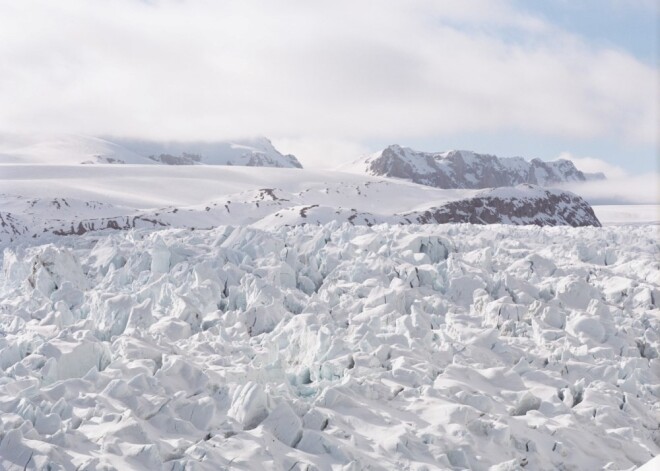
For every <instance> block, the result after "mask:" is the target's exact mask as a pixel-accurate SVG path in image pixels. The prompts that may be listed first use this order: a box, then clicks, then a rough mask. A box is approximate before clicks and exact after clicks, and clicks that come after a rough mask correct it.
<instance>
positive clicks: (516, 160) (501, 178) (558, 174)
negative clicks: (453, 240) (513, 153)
mask: <svg viewBox="0 0 660 471" xmlns="http://www.w3.org/2000/svg"><path fill="white" fill-rule="evenodd" d="M357 169H358V170H359V171H362V172H365V173H367V174H369V175H374V176H383V177H394V178H403V179H407V180H410V181H412V182H414V183H420V184H422V185H429V186H434V187H437V188H471V189H480V188H496V187H503V186H515V185H520V184H522V183H531V184H535V185H541V186H547V185H552V184H556V183H563V182H576V181H586V180H592V179H603V178H605V177H604V175H603V174H584V173H583V172H581V171H580V170H578V169H577V168H576V167H575V165H574V164H573V162H571V161H570V160H556V161H554V162H543V161H542V160H539V159H533V160H532V161H531V162H528V161H526V160H525V159H523V158H522V157H511V158H500V157H496V156H494V155H488V154H477V153H474V152H470V151H463V150H460V151H459V150H454V151H449V152H442V153H428V152H418V151H415V150H412V149H409V148H407V147H401V146H398V145H392V146H389V147H387V148H386V149H384V150H383V151H381V152H379V153H377V154H375V155H372V156H369V157H367V158H365V159H364V160H362V161H360V162H358V163H357Z"/></svg>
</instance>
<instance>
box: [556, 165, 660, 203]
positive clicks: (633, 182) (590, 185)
mask: <svg viewBox="0 0 660 471" xmlns="http://www.w3.org/2000/svg"><path fill="white" fill-rule="evenodd" d="M578 168H579V167H578ZM562 187H563V188H565V189H567V190H570V191H572V192H574V193H577V194H578V195H580V196H582V197H583V198H584V199H586V200H587V201H588V202H589V203H591V204H655V205H660V173H648V174H645V175H634V176H620V177H615V178H608V179H607V180H599V181H588V182H584V183H572V184H566V185H562Z"/></svg>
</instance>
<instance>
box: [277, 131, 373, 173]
mask: <svg viewBox="0 0 660 471" xmlns="http://www.w3.org/2000/svg"><path fill="white" fill-rule="evenodd" d="M273 144H274V145H275V147H276V148H277V149H279V150H280V151H281V152H283V153H289V154H293V155H295V156H296V157H298V159H299V160H300V162H301V163H302V165H303V167H305V168H316V169H328V170H335V169H336V168H337V167H338V166H340V165H341V164H343V163H348V162H351V161H353V160H356V159H357V158H358V157H360V156H362V155H365V154H367V153H369V152H371V149H369V148H368V147H366V146H363V145H361V144H359V143H356V142H352V141H344V140H339V139H328V138H314V137H301V138H282V139H273Z"/></svg>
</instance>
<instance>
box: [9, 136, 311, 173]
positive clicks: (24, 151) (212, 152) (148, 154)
mask: <svg viewBox="0 0 660 471" xmlns="http://www.w3.org/2000/svg"><path fill="white" fill-rule="evenodd" d="M0 163H4V164H35V163H36V164H55V165H62V164H71V165H75V164H139V165H149V164H151V165H153V164H165V165H241V166H251V167H291V168H301V165H300V162H298V160H297V159H296V158H295V157H294V156H293V155H283V154H281V153H280V152H279V151H278V150H277V149H275V147H274V146H273V144H272V143H271V142H270V141H269V140H268V139H266V138H263V137H260V138H253V139H243V140H237V141H235V142H156V141H143V140H130V139H116V138H105V139H100V138H96V137H91V136H81V135H55V136H43V135H42V136H38V135H37V136H22V135H12V134H0Z"/></svg>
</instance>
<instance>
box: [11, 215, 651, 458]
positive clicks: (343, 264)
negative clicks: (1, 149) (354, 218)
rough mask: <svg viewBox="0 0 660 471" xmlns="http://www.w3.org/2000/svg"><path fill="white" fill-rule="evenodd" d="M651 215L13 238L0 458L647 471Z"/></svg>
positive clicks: (334, 224) (649, 408) (649, 427)
mask: <svg viewBox="0 0 660 471" xmlns="http://www.w3.org/2000/svg"><path fill="white" fill-rule="evenodd" d="M658 240H659V238H658V227H657V226H637V227H606V228H568V227H544V228H541V227H534V226H529V227H514V226H503V225H494V226H490V227H489V229H488V230H487V231H484V230H483V228H482V227H479V226H474V225H463V224H459V225H443V226H418V225H410V226H387V225H380V226H373V227H367V226H351V225H348V224H344V225H342V226H339V225H338V224H336V223H333V224H330V225H326V226H322V227H317V226H311V225H307V226H301V227H295V228H282V229H279V230H273V231H262V230H258V229H255V228H250V227H240V228H231V227H226V226H223V227H218V228H216V229H213V230H209V231H199V230H197V231H191V230H175V229H170V230H164V231H129V232H116V233H112V234H110V235H107V236H98V235H92V234H87V235H83V236H80V237H71V238H61V239H58V241H57V244H55V245H45V246H38V247H32V248H27V249H22V248H15V249H13V250H7V251H5V254H4V258H3V272H2V275H0V332H1V334H0V367H1V373H0V411H2V414H1V415H0V417H1V418H0V424H1V425H0V427H1V429H0V468H4V469H19V470H22V469H50V470H57V469H71V470H74V469H79V470H89V469H121V470H128V469H150V470H153V469H168V470H170V469H172V470H181V469H184V467H185V469H196V470H218V469H272V470H287V469H289V470H302V469H307V470H314V469H318V470H329V469H346V470H362V469H372V470H380V469H392V470H402V469H414V470H432V469H433V470H435V469H471V470H487V469H488V470H517V469H533V470H555V469H563V470H583V469H610V470H614V469H616V470H623V469H632V468H634V467H635V466H639V465H642V464H643V463H645V462H647V461H649V460H650V459H651V458H652V457H653V456H656V455H658V454H659V453H660V430H659V428H658V427H659V425H658V424H659V423H660V400H659V399H660V359H659V358H658V353H659V350H660V340H659V335H660V310H659V309H658V305H657V303H658V299H660V262H659V258H658V257H659V254H660V248H659V247H658V242H657V241H658Z"/></svg>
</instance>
